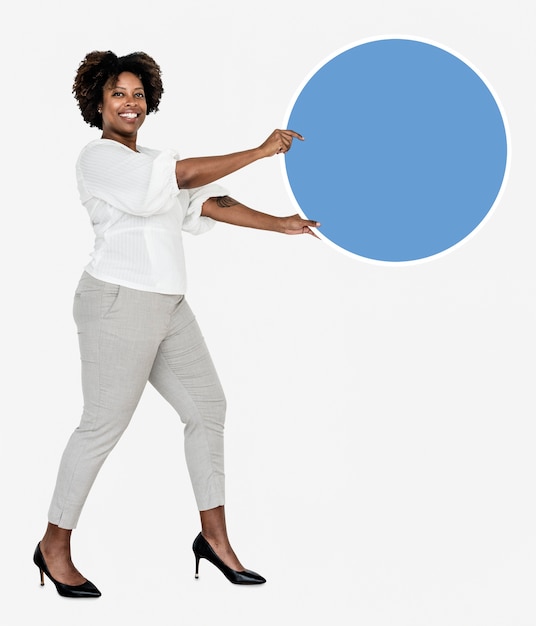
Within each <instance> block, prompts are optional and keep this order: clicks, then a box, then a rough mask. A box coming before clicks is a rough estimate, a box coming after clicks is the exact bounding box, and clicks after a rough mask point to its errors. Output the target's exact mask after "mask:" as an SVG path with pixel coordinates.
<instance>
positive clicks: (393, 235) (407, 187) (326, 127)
mask: <svg viewBox="0 0 536 626" xmlns="http://www.w3.org/2000/svg"><path fill="white" fill-rule="evenodd" d="M286 127H287V128H291V129H293V130H295V131H297V132H299V133H301V134H302V135H303V136H304V137H305V141H303V142H300V141H294V143H293V145H292V150H291V151H290V152H289V153H288V154H286V155H285V160H284V169H285V171H286V176H287V179H288V183H289V185H290V190H291V192H292V195H293V197H294V199H295V201H296V203H297V204H298V206H299V208H300V211H301V213H302V214H303V215H304V216H305V217H307V218H308V219H315V220H318V221H319V222H321V224H322V225H321V227H320V229H319V233H320V234H321V237H323V238H326V239H328V240H329V241H331V242H332V243H333V244H335V245H336V246H337V247H339V248H340V249H342V250H343V251H346V252H349V253H351V254H353V255H357V256H359V257H363V258H365V259H370V260H374V261H383V262H389V263H390V262H395V263H400V262H409V261H416V260H421V259H425V258H428V257H431V256H434V255H437V254H439V253H442V252H444V251H446V250H449V249H450V248H452V247H453V246H455V245H456V244H458V243H459V242H461V241H462V240H464V239H465V238H466V237H467V236H468V235H470V234H471V233H472V232H473V231H474V230H475V229H476V228H477V227H478V226H479V225H480V224H481V223H482V222H483V220H484V218H486V216H487V215H488V213H489V212H490V210H491V208H492V207H493V205H494V203H495V202H496V200H497V197H498V194H499V191H500V190H501V187H502V185H503V181H504V178H505V172H506V164H507V136H506V128H505V123H504V120H503V116H502V115H501V111H500V109H499V106H498V104H497V102H496V100H495V98H494V97H493V95H492V93H491V92H490V89H489V88H488V87H487V86H486V84H485V83H484V81H483V80H482V78H481V77H480V76H479V75H478V74H477V73H476V72H475V71H474V70H473V69H471V68H470V67H469V66H468V65H467V64H466V63H465V62H464V61H462V60H461V59H460V58H458V57H457V56H455V55H454V54H451V53H450V52H447V51H446V50H444V49H443V48H439V47H437V46H435V45H432V44H429V43H425V42H423V41H417V40H413V39H379V40H375V41H369V42H366V43H362V44H359V45H356V46H354V47H352V48H349V49H346V50H345V51H344V52H342V53H340V54H338V55H337V56H335V57H333V58H331V60H329V61H328V62H327V63H325V64H323V65H322V66H321V67H320V68H319V69H318V70H317V71H316V72H314V74H313V75H312V76H311V77H310V78H309V79H308V80H307V81H306V83H305V84H304V86H303V88H302V89H301V90H300V92H299V94H298V96H297V97H296V99H295V101H294V103H293V105H292V108H291V112H290V115H289V117H288V123H287V125H286Z"/></svg>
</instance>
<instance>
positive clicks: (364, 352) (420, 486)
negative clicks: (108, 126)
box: [0, 0, 536, 626]
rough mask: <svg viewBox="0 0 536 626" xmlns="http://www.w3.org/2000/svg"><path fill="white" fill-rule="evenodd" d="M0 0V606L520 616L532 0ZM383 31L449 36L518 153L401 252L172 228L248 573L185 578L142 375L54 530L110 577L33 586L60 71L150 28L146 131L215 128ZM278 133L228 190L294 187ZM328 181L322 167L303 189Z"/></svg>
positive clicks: (389, 623)
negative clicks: (320, 175) (4, 5)
mask: <svg viewBox="0 0 536 626" xmlns="http://www.w3.org/2000/svg"><path fill="white" fill-rule="evenodd" d="M8 13H9V19H6V20H5V21H3V23H2V25H1V26H0V29H1V33H0V34H1V35H2V37H1V38H0V41H2V43H1V44H0V45H1V46H2V52H3V55H2V56H3V58H4V81H5V82H4V107H3V108H4V116H5V123H4V130H3V146H4V161H3V167H2V171H3V189H4V200H5V203H4V215H5V220H4V228H3V231H2V234H1V237H2V247H1V254H2V268H3V271H2V282H3V284H4V287H5V293H4V299H3V307H2V319H3V323H2V346H3V350H2V353H3V362H4V368H3V371H4V376H3V380H4V387H3V394H2V414H3V416H4V419H3V424H2V437H1V441H0V446H1V448H0V453H1V454H0V464H1V473H0V475H1V476H2V493H3V495H4V497H3V515H2V531H3V532H2V536H3V537H4V545H3V559H2V567H1V569H0V571H1V576H0V584H1V586H0V589H1V590H2V591H1V593H2V598H3V600H2V603H1V604H0V616H1V621H2V623H5V624H10V625H14V626H15V625H17V626H18V625H19V624H20V625H22V624H28V623H31V621H32V620H38V621H39V623H41V624H43V625H46V626H48V625H49V624H68V623H76V624H80V625H84V624H93V623H95V621H99V622H100V623H102V624H105V625H107V624H115V623H133V622H134V623H138V622H139V623H142V622H144V621H145V622H150V623H154V624H161V625H163V626H165V625H168V624H177V623H179V624H180V623H184V624H186V623H198V624H201V625H204V624H209V623H212V622H214V621H215V620H219V623H222V624H235V623H236V624H246V623H247V624H250V623H256V624H259V626H260V625H265V624H274V623H275V624H282V625H286V624H289V625H290V624H308V623H311V622H312V621H313V620H314V621H315V623H332V622H334V621H335V620H336V621H337V622H338V623H340V624H366V625H367V626H421V625H422V626H430V625H432V624H433V625H434V626H443V625H456V626H460V625H462V626H477V625H485V626H494V625H500V626H506V625H510V624H512V625H515V626H524V625H527V626H528V625H533V624H534V623H535V621H536V610H535V608H534V603H533V590H534V587H535V583H536V576H535V570H534V566H533V563H534V560H535V558H536V533H535V531H534V528H536V507H535V504H534V496H533V494H534V479H535V476H536V472H535V470H536V467H535V465H536V463H535V460H534V455H533V448H534V443H533V442H534V435H535V428H534V426H533V421H534V418H535V406H534V393H533V380H534V356H533V355H534V350H535V347H536V346H535V336H534V329H533V319H534V314H535V310H536V285H535V279H534V266H535V265H534V260H535V259H534V244H533V238H534V229H535V226H536V220H535V217H534V206H535V197H534V196H535V194H534V186H533V179H534V174H533V169H534V156H533V145H534V139H535V132H534V131H535V124H534V113H533V110H532V109H533V98H532V96H531V94H532V92H533V89H532V84H531V81H532V75H533V70H534V62H535V61H536V50H535V44H534V36H533V33H534V26H535V23H534V18H533V17H532V13H531V6H530V2H529V0H525V1H517V2H510V3H509V4H508V5H506V4H504V5H503V6H502V7H500V6H496V3H491V4H490V3H487V2H484V0H464V1H463V2H462V1H461V0H450V1H449V2H446V1H444V0H438V1H436V2H424V1H417V0H402V1H395V0H384V1H381V2H372V1H368V0H367V1H363V2H355V3H350V2H348V1H343V0H332V1H331V2H329V3H325V4H321V3H317V2H310V3H306V2H301V1H300V2H297V1H294V2H293V1H292V0H289V1H286V2H282V1H281V0H273V1H272V2H271V3H269V4H265V5H257V4H255V3H251V2H245V1H244V0H229V1H227V2H225V1H221V2H216V1H215V0H213V1H210V2H203V1H200V2H177V3H170V2H161V1H159V0H157V1H156V2H153V3H141V2H136V1H131V2H129V3H126V4H125V3H106V2H102V0H97V1H96V2H93V3H91V5H83V6H82V5H78V4H76V3H66V2H57V1H52V2H49V3H46V4H42V3H38V2H36V1H35V0H30V2H29V3H26V4H25V5H24V6H22V5H21V6H12V7H11V8H10V9H9V11H8ZM393 33H397V34H399V35H404V36H408V37H411V36H414V37H417V38H425V39H427V40H431V41H436V42H437V43H438V44H440V45H443V46H445V47H447V48H449V49H451V50H453V51H456V52H458V53H459V54H460V55H461V56H462V57H463V58H466V59H468V60H469V61H470V62H471V63H472V64H473V65H474V66H475V67H477V68H478V69H479V70H480V71H481V73H482V75H483V76H485V77H486V79H487V81H489V83H490V84H491V85H492V86H493V89H494V91H495V93H496V94H497V95H498V97H499V98H500V101H501V104H502V107H503V109H504V111H505V114H506V117H507V122H508V126H509V130H510V139H511V163H510V171H509V176H508V181H507V185H506V187H505V189H504V192H503V194H502V197H501V200H500V203H499V205H498V206H497V207H496V209H495V211H494V213H493V215H492V217H491V219H490V220H489V221H488V222H487V223H486V225H485V226H484V228H482V229H481V230H480V231H479V232H478V233H477V234H476V235H475V236H474V237H472V238H471V239H470V240H469V241H467V242H466V243H465V244H464V245H462V246H460V247H459V248H457V249H456V250H455V251H453V252H452V253H449V254H446V255H444V256H442V257H441V258H438V259H435V260H432V261H430V262H424V263H421V264H417V265H413V266H409V267H399V268H397V267H383V266H382V267H380V266H377V265H373V264H369V263H366V262H364V261H359V260H357V259H352V258H349V257H348V256H345V255H343V254H340V253H339V252H337V251H336V250H334V249H333V248H331V247H329V246H327V245H325V244H324V243H322V242H320V241H318V240H316V239H314V238H312V237H284V236H280V235H277V234H274V233H265V232H257V231H247V230H240V229H237V228H233V227H230V226H226V225H217V226H216V228H215V229H213V230H212V231H211V232H210V233H208V234H206V235H204V236H201V237H197V238H194V237H191V236H189V235H185V240H186V254H187V265H188V275H189V285H190V286H189V291H188V299H189V301H190V304H191V306H192V308H193V309H194V311H195V312H196V314H197V317H198V320H199V322H200V325H201V327H202V329H203V332H204V334H205V337H206V339H207V342H208V344H209V347H210V349H211V352H212V355H213V358H214V361H215V363H216V366H217V369H218V371H219V374H220V377H221V379H222V382H223V384H224V388H225V390H226V394H227V399H228V403H229V414H228V421H227V442H226V454H227V477H228V484H227V488H228V501H227V515H228V525H229V533H230V537H231V540H232V542H233V544H234V545H235V547H236V549H237V552H238V554H239V556H240V558H241V559H242V561H243V562H244V563H245V564H246V566H248V567H251V568H252V569H256V570H258V571H260V572H261V573H263V574H264V575H265V576H266V578H267V579H268V583H267V584H266V585H264V586H262V588H258V589H248V588H246V589H244V588H237V587H233V586H232V585H230V584H229V583H228V582H227V581H225V580H224V579H223V577H222V576H221V574H219V572H217V571H216V570H215V569H214V568H213V567H211V566H210V564H208V563H207V562H206V561H203V562H202V563H201V578H200V580H198V581H195V580H194V578H193V569H194V558H193V554H192V551H191V542H192V541H193V539H194V536H195V534H197V532H198V517H197V513H196V511H195V503H194V499H193V495H192V493H191V488H190V484H189V480H188V477H187V473H186V467H185V463H184V460H183V451H182V432H181V430H182V427H181V424H180V422H179V420H178V418H177V417H176V416H175V415H174V414H173V412H172V410H171V409H170V408H169V407H168V406H167V405H166V404H165V402H164V401H163V400H162V399H161V398H160V397H159V396H158V395H157V394H156V393H155V392H154V391H153V390H152V389H151V388H147V391H146V394H145V395H144V397H143V399H142V401H141V403H140V406H139V408H138V411H137V412H136V414H135V416H134V419H133V421H132V424H131V426H130V427H129V430H128V431H127V433H126V434H125V436H124V437H123V439H122V440H121V442H120V443H119V445H118V446H117V448H116V450H114V452H113V453H112V454H111V456H110V458H109V459H108V460H107V462H106V464H105V466H104V468H103V470H102V472H101V474H100V475H99V477H98V479H97V482H96V483H95V487H94V489H93V491H92V493H91V495H90V498H89V500H88V503H87V506H86V508H85V510H84V512H83V514H82V518H81V521H80V526H79V528H78V529H77V530H76V532H75V535H74V541H73V546H74V558H75V562H76V563H77V564H78V565H79V567H80V568H81V569H82V571H83V572H84V573H85V574H86V575H87V576H88V577H89V578H91V579H92V580H94V582H95V583H96V584H97V585H98V586H99V588H101V590H102V591H103V597H102V598H100V599H99V600H98V601H96V602H82V603H79V602H70V601H66V600H64V599H62V598H60V597H59V596H57V594H56V592H55V590H54V589H53V587H52V585H51V584H50V583H47V585H46V587H45V589H40V588H39V585H38V572H37V568H35V566H34V565H33V564H32V562H31V555H32V551H33V548H34V547H35V543H36V542H37V541H38V540H39V538H40V537H41V535H42V533H43V530H44V527H45V523H46V511H47V508H48V503H49V499H50V496H51V494H52V489H53V484H54V480H55V474H56V469H57V466H58V463H59V458H60V455H61V452H62V450H63V447H64V445H65V443H66V440H67V437H68V436H69V434H70V432H71V431H72V429H73V428H74V427H75V426H76V425H77V422H78V419H79V416H80V413H81V391H80V384H79V357H78V347H77V338H76V329H75V326H74V322H73V321H72V317H71V302H72V295H73V292H74V288H75V286H76V283H77V280H78V277H79V275H80V273H81V271H82V268H83V266H84V265H85V263H86V262H87V258H88V254H89V251H90V249H91V245H92V233H91V228H90V225H89V221H88V219H87V215H86V213H85V209H83V207H82V206H81V205H80V203H79V201H78V194H77V190H76V181H75V177H74V162H75V160H76V157H77V155H78V152H79V150H80V149H81V147H82V146H83V145H85V143H87V142H88V141H90V140H91V139H93V138H96V137H97V136H98V131H97V130H96V129H91V128H89V127H88V126H87V125H85V124H84V123H83V120H82V118H81V116H80V114H79V112H78V109H77V108H76V103H75V101H74V99H73V97H72V95H71V85H72V81H73V78H74V73H75V71H76V68H77V66H78V63H79V62H80V61H81V60H82V58H83V57H84V55H85V54H86V53H87V52H89V51H90V50H95V49H111V50H113V51H114V52H116V53H117V54H119V55H122V54H127V53H129V52H132V51H135V50H144V51H145V52H147V53H149V54H151V55H152V56H154V58H155V59H156V60H157V62H158V63H159V64H160V65H161V68H162V72H163V79H164V88H165V93H164V97H163V100H162V104H161V110H160V111H159V112H158V113H157V114H156V115H154V116H149V118H148V119H147V121H146V123H145V125H144V127H143V128H142V130H141V133H140V136H139V143H140V144H142V145H146V146H149V147H156V148H164V147H175V148H177V149H178V150H179V152H180V153H181V155H182V156H183V157H187V156H194V155H204V154H221V153H225V152H231V151H235V150H241V149H245V148H248V147H253V146H255V145H258V144H259V143H261V142H262V141H263V140H264V138H265V137H266V136H267V135H268V134H269V133H270V132H271V131H272V129H273V128H276V127H280V126H281V125H282V123H283V120H284V117H285V114H286V112H287V107H288V104H289V102H290V101H291V99H292V98H293V96H294V94H295V90H296V89H297V88H298V86H299V85H300V84H301V82H302V80H303V78H304V76H306V75H307V74H308V73H309V72H310V71H311V69H312V68H313V67H315V66H317V65H318V64H319V63H320V62H321V61H322V60H323V59H324V58H326V57H327V56H329V55H331V54H332V53H333V52H334V51H335V50H337V49H340V48H341V47H343V46H347V45H349V44H351V43H352V42H357V41H359V40H361V39H366V38H371V37H374V36H378V37H380V36H385V35H386V34H387V35H388V34H393ZM295 130H297V131H298V132H299V131H300V129H299V128H297V129H295ZM356 149H358V147H356ZM280 158H283V157H274V158H272V159H270V160H264V161H262V162H257V163H255V164H253V165H252V166H250V167H249V168H248V169H247V170H244V171H241V172H239V173H236V174H234V175H233V176H229V177H228V178H227V179H226V180H225V181H224V183H225V184H226V186H227V187H228V189H229V192H230V193H231V195H233V196H234V197H236V198H238V199H239V200H241V201H243V202H244V203H246V204H248V205H250V206H252V207H254V208H257V209H259V210H263V211H266V212H273V213H276V214H279V215H287V214H291V213H293V212H295V209H294V206H293V203H292V202H291V199H290V198H289V197H288V194H287V192H286V187H285V184H284V180H283V177H282V173H281V164H280V162H279V160H278V159H280ZM348 194H349V195H351V194H352V182H351V181H348ZM329 201H330V181H319V186H318V202H319V203H323V204H325V203H329ZM194 620H195V622H194Z"/></svg>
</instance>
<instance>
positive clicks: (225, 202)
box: [201, 196, 320, 237]
mask: <svg viewBox="0 0 536 626" xmlns="http://www.w3.org/2000/svg"><path fill="white" fill-rule="evenodd" d="M201 215H203V216H205V217H211V218H212V219H213V220H216V221H217V222H225V223H226V224H234V225H235V226H246V227H248V228H259V229H261V230H272V231H274V232H277V233H284V234H286V235H301V234H308V235H313V236H314V237H316V235H315V234H314V232H313V231H312V230H311V229H312V228H317V227H318V226H320V222H316V221H315V220H304V219H302V218H301V217H300V216H299V215H297V214H296V215H290V216H288V217H277V216H275V215H269V214H268V213H261V212H260V211H255V210H254V209H250V208H249V207H247V206H245V205H244V204H241V203H240V202H238V201H237V200H234V198H230V197H229V196H221V197H219V198H209V199H208V200H206V201H205V202H204V204H203V208H202V210H201Z"/></svg>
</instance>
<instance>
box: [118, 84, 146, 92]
mask: <svg viewBox="0 0 536 626" xmlns="http://www.w3.org/2000/svg"><path fill="white" fill-rule="evenodd" d="M110 89H122V90H123V91H127V88H126V87H121V86H120V85H115V86H114V87H110ZM138 90H139V91H144V88H143V87H134V91H138Z"/></svg>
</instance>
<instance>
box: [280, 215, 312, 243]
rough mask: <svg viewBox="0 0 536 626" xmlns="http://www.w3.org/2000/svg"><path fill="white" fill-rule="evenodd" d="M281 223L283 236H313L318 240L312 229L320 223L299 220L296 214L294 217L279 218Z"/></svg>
mask: <svg viewBox="0 0 536 626" xmlns="http://www.w3.org/2000/svg"><path fill="white" fill-rule="evenodd" d="M280 219H281V222H282V226H283V229H282V230H281V232H282V233H285V235H313V237H316V238H317V239H320V237H318V235H317V234H315V232H314V231H313V230H311V229H312V228H318V227H319V226H320V222H317V221H315V220H304V219H303V218H301V217H300V216H299V215H298V213H296V215H290V216H289V217H282V218H280Z"/></svg>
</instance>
